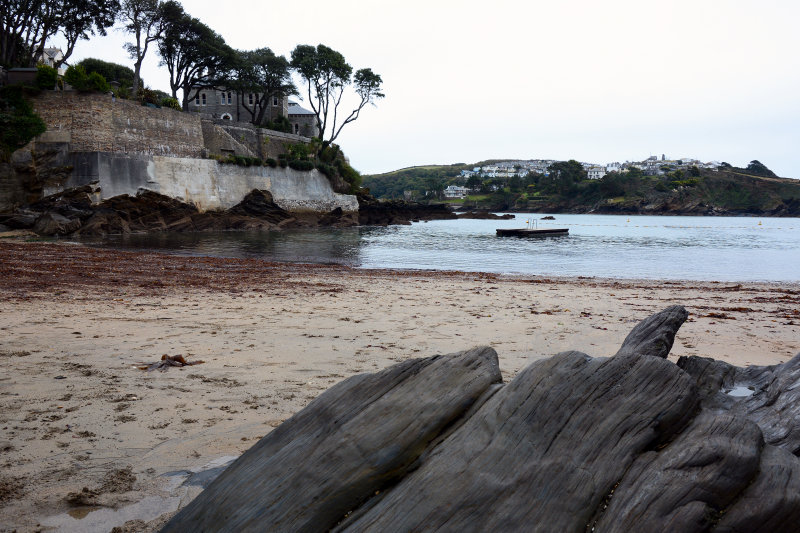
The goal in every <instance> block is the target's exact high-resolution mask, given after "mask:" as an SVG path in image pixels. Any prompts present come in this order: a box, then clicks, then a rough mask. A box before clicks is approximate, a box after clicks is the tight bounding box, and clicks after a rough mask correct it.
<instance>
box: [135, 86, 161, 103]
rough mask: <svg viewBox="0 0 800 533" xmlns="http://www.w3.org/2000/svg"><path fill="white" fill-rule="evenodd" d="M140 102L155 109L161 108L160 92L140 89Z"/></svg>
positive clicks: (145, 88)
mask: <svg viewBox="0 0 800 533" xmlns="http://www.w3.org/2000/svg"><path fill="white" fill-rule="evenodd" d="M138 96H139V100H140V101H141V102H142V105H148V104H149V105H150V106H153V107H161V98H162V97H161V95H160V94H158V91H154V90H153V89H149V88H147V87H140V88H139V95H138Z"/></svg>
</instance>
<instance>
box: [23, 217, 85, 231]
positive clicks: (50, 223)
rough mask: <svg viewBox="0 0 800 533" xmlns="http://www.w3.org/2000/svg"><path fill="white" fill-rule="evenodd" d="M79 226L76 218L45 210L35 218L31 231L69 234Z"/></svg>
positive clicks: (79, 222)
mask: <svg viewBox="0 0 800 533" xmlns="http://www.w3.org/2000/svg"><path fill="white" fill-rule="evenodd" d="M80 227H81V221H80V220H78V219H77V218H67V217H65V216H63V215H59V214H58V213H53V212H47V213H45V214H43V215H41V216H40V217H39V218H37V219H36V222H35V223H34V224H33V228H32V229H33V231H34V232H35V233H36V234H37V235H48V236H50V235H69V234H70V233H72V232H74V231H75V230H77V229H78V228H80Z"/></svg>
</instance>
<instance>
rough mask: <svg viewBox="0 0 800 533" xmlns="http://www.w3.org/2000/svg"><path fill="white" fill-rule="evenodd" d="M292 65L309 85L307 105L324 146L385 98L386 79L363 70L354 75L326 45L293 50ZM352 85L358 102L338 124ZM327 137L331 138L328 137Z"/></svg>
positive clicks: (366, 69)
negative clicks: (371, 106) (346, 95)
mask: <svg viewBox="0 0 800 533" xmlns="http://www.w3.org/2000/svg"><path fill="white" fill-rule="evenodd" d="M291 66H292V68H294V69H295V70H296V71H297V73H298V74H300V77H301V78H302V79H303V81H304V82H305V84H306V90H307V94H308V102H309V105H310V106H311V109H312V111H314V114H315V115H316V118H317V128H318V129H319V138H320V139H322V141H323V146H326V145H328V144H330V143H332V142H333V141H335V140H336V138H337V137H338V136H339V134H340V133H341V131H342V128H344V127H345V126H346V125H347V124H349V123H351V122H353V121H355V120H357V119H358V117H359V115H360V114H361V110H362V109H363V108H364V107H365V106H366V105H367V104H374V103H375V101H376V100H378V99H380V98H383V97H384V94H383V93H382V92H381V91H382V89H381V84H382V83H383V80H382V79H381V77H380V76H379V75H378V74H375V73H374V72H372V70H371V69H368V68H364V69H360V70H358V71H356V73H355V75H353V67H351V66H350V65H349V64H348V63H347V61H346V60H345V58H344V56H343V55H342V54H341V53H339V52H337V51H336V50H333V49H332V48H329V47H327V46H325V45H322V44H319V45H317V46H316V47H314V46H311V45H305V44H304V45H298V46H297V47H295V49H294V50H293V51H292V61H291ZM350 86H352V87H353V89H354V90H355V93H356V95H357V96H358V98H359V102H358V104H357V105H356V107H355V108H354V109H353V110H352V111H351V112H350V113H349V114H347V115H346V117H345V118H344V120H341V122H339V120H340V117H341V116H344V113H343V112H340V109H339V107H340V105H341V103H342V97H343V95H344V92H345V89H346V88H347V87H350ZM326 134H327V135H328V138H326V137H325V136H326Z"/></svg>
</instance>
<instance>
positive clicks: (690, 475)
mask: <svg viewBox="0 0 800 533" xmlns="http://www.w3.org/2000/svg"><path fill="white" fill-rule="evenodd" d="M686 317H687V313H686V311H685V310H684V309H683V308H682V307H679V306H675V307H670V308H668V309H666V310H664V311H662V312H661V313H657V314H656V315H653V316H652V317H650V318H649V319H647V320H645V321H643V322H642V323H640V324H639V325H637V326H636V327H635V328H634V329H633V331H631V333H630V334H629V335H628V337H627V338H626V339H625V341H624V343H623V344H622V346H621V348H620V349H619V351H618V352H617V354H616V355H615V356H613V357H610V358H592V357H590V356H588V355H586V354H583V353H580V352H565V353H561V354H558V355H556V356H554V357H551V358H549V359H544V360H538V361H536V362H534V363H533V364H531V365H530V366H529V367H528V368H526V369H525V370H523V371H522V372H521V373H520V374H519V375H517V377H516V378H515V379H514V380H513V381H511V382H510V383H508V384H507V385H501V384H500V383H499V382H500V376H499V373H498V371H497V361H496V355H495V353H494V351H493V350H491V349H490V348H477V349H473V350H470V351H468V352H462V353H459V354H452V355H449V356H435V357H431V358H427V359H418V360H409V361H406V362H404V363H401V364H399V365H396V366H393V367H390V368H388V369H386V370H384V371H382V372H379V373H377V374H369V375H359V376H354V377H352V378H350V379H347V380H345V381H343V382H341V383H339V384H338V385H336V386H334V387H333V388H331V389H330V390H328V391H327V392H325V393H324V394H322V395H321V396H320V397H319V398H317V399H316V400H314V402H312V403H311V404H310V405H309V406H308V407H307V408H306V409H304V410H303V411H301V412H300V413H298V414H296V415H295V416H294V417H292V418H291V419H290V420H288V421H287V422H286V423H284V424H283V425H281V426H280V427H279V428H277V429H276V430H275V431H273V432H272V433H270V434H269V435H267V436H266V437H264V438H263V439H262V440H261V441H259V442H258V443H257V444H256V445H255V446H253V448H251V449H250V450H248V451H247V452H246V453H245V454H244V455H242V457H240V458H239V459H237V460H236V461H234V463H233V464H232V465H231V466H230V467H229V468H228V469H227V470H226V471H225V472H224V473H223V474H222V475H220V476H219V478H217V479H216V480H215V481H214V482H212V483H211V484H210V485H209V487H208V488H207V489H206V490H205V491H204V492H203V493H201V494H200V495H199V496H198V497H197V498H196V499H195V500H194V501H193V502H192V503H191V504H189V505H188V506H187V507H186V508H184V509H183V510H181V511H180V512H179V513H178V514H177V515H176V516H175V517H174V518H173V520H172V521H171V522H170V523H169V524H167V526H166V527H165V528H164V531H189V530H193V531H200V530H202V531H317V530H330V529H333V530H334V531H433V530H447V531H575V532H582V531H620V532H630V531H697V532H700V531H721V532H742V531H764V532H767V531H770V532H783V531H786V532H789V531H796V525H797V521H798V520H800V458H798V457H797V449H798V446H799V445H800V443H798V437H800V435H798V431H800V429H798V428H800V401H798V400H800V398H797V395H798V394H800V383H798V381H800V355H798V357H796V358H795V359H793V360H792V361H789V362H788V363H784V364H782V365H775V366H770V367H750V368H747V369H741V368H736V367H731V366H730V365H725V364H724V363H719V362H715V361H711V360H707V359H702V358H681V365H680V366H678V365H675V364H673V363H671V362H669V361H668V360H666V359H665V358H666V355H667V354H668V352H669V350H670V348H671V346H672V344H673V341H674V336H675V333H676V332H677V330H678V328H679V327H680V326H681V324H682V323H683V321H684V320H685V319H686ZM742 384H749V385H748V386H749V387H751V388H752V389H746V390H752V394H751V395H750V396H739V397H737V396H733V395H731V394H727V393H726V391H727V392H731V391H732V390H731V389H728V388H727V387H741V386H742ZM736 390H738V389H736ZM793 452H794V453H793Z"/></svg>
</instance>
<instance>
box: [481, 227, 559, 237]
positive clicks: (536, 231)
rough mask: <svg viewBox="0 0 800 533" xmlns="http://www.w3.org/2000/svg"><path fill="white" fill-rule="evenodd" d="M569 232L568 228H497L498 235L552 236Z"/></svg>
mask: <svg viewBox="0 0 800 533" xmlns="http://www.w3.org/2000/svg"><path fill="white" fill-rule="evenodd" d="M567 234H569V229H568V228H546V229H542V228H511V229H498V230H497V236H498V237H554V236H556V235H567Z"/></svg>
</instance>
